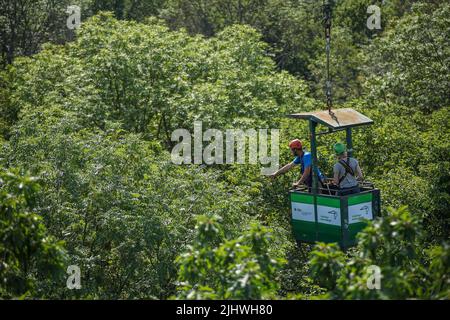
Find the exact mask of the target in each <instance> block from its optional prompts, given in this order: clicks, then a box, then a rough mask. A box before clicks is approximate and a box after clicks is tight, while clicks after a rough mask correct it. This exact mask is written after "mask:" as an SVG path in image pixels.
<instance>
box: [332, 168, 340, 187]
mask: <svg viewBox="0 0 450 320" xmlns="http://www.w3.org/2000/svg"><path fill="white" fill-rule="evenodd" d="M333 184H335V185H337V186H338V185H339V170H337V168H336V166H334V167H333Z"/></svg>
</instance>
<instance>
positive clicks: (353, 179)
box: [333, 143, 363, 196]
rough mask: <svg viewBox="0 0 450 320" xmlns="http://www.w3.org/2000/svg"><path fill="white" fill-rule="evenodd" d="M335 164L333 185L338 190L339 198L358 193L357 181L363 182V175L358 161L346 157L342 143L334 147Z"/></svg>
mask: <svg viewBox="0 0 450 320" xmlns="http://www.w3.org/2000/svg"><path fill="white" fill-rule="evenodd" d="M334 152H335V153H336V156H337V160H338V161H337V163H336V164H335V165H334V168H333V183H334V184H335V185H336V187H337V188H338V193H339V195H341V196H344V195H348V194H352V193H358V192H360V189H359V186H358V180H357V179H359V180H363V174H362V171H361V168H360V167H359V163H358V160H356V159H355V158H351V157H348V156H347V151H346V149H345V146H344V145H343V144H342V143H336V144H335V145H334Z"/></svg>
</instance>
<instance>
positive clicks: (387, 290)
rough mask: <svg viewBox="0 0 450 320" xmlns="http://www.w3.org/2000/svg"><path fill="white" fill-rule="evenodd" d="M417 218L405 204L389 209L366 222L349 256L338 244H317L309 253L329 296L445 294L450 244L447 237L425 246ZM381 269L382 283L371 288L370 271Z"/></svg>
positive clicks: (448, 284) (448, 293)
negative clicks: (439, 241) (446, 241)
mask: <svg viewBox="0 0 450 320" xmlns="http://www.w3.org/2000/svg"><path fill="white" fill-rule="evenodd" d="M421 223H422V222H421V219H420V218H419V217H418V216H417V215H412V214H411V213H410V212H409V211H408V210H407V209H406V208H405V207H402V208H400V209H398V210H393V209H389V210H388V213H387V214H386V215H384V216H383V217H382V218H381V219H379V220H374V221H372V222H370V223H369V225H368V227H366V229H364V230H363V231H362V232H361V233H360V234H359V235H358V238H359V244H358V248H357V251H355V252H354V254H352V253H350V255H349V257H346V256H345V254H344V253H343V252H342V251H340V250H339V248H338V247H337V246H336V245H333V244H331V245H326V244H319V245H317V246H316V249H315V251H313V252H312V253H311V259H310V264H311V271H312V276H313V278H314V279H316V281H318V283H319V284H321V285H323V286H325V287H326V288H327V289H329V290H330V291H329V292H328V293H327V295H325V296H324V298H333V299H408V298H409V299H411V298H418V299H448V298H449V296H450V279H449V277H448V275H449V271H450V255H449V253H450V248H449V245H448V244H447V243H443V244H441V245H432V246H430V247H428V248H426V247H425V248H424V246H423V242H422V241H421V239H422V236H423V234H422V230H423V228H422V226H421ZM369 266H375V267H379V268H380V270H381V280H380V281H381V286H380V288H379V289H378V290H375V289H374V290H371V288H369V287H368V283H369V282H371V281H372V279H371V276H373V273H371V272H370V270H371V269H368V267H369Z"/></svg>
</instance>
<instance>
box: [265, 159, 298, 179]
mask: <svg viewBox="0 0 450 320" xmlns="http://www.w3.org/2000/svg"><path fill="white" fill-rule="evenodd" d="M293 167H295V163H294V162H291V163H288V164H287V165H285V166H284V167H282V168H281V169H279V170H278V171H277V172H275V173H273V174H271V175H270V176H269V177H271V178H272V179H274V178H276V177H278V176H279V175H282V174H284V173H286V172H288V171H289V170H291V169H292V168H293Z"/></svg>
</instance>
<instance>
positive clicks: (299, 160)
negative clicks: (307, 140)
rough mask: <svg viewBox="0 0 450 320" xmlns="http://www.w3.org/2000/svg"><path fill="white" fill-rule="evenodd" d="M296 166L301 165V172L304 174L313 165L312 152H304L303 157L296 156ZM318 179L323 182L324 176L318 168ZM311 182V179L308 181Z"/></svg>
mask: <svg viewBox="0 0 450 320" xmlns="http://www.w3.org/2000/svg"><path fill="white" fill-rule="evenodd" d="M294 163H295V164H300V165H301V166H300V172H301V173H302V174H303V172H305V169H306V168H308V167H309V166H311V165H312V157H311V153H310V152H306V151H305V152H304V153H303V156H301V157H299V156H296V157H295V158H294ZM316 172H317V177H319V179H320V180H323V178H324V177H323V174H322V172H320V170H319V168H317V171H316ZM308 180H309V179H308Z"/></svg>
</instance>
